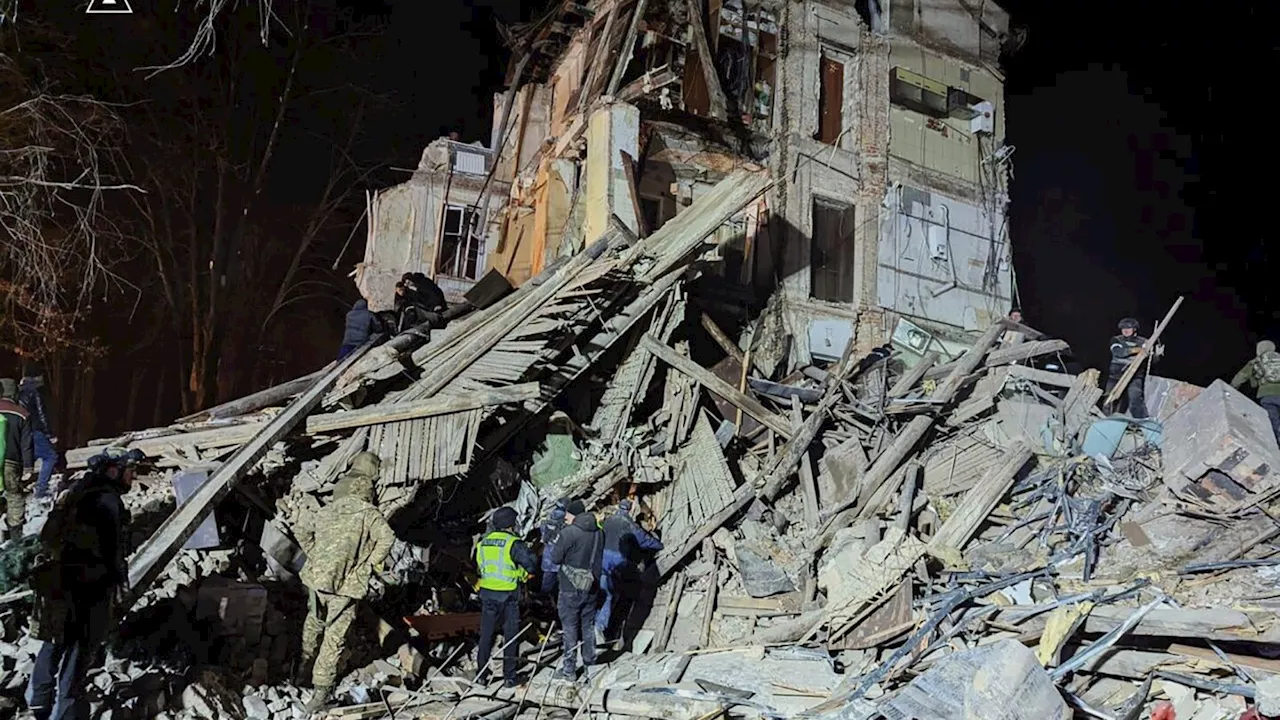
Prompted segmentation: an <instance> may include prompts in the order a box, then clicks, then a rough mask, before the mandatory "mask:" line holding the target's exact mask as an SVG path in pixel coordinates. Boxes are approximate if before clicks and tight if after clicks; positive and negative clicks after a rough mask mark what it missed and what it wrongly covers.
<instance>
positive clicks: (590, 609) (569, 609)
mask: <svg viewBox="0 0 1280 720" xmlns="http://www.w3.org/2000/svg"><path fill="white" fill-rule="evenodd" d="M567 512H568V514H569V516H571V517H572V518H573V520H572V523H571V524H570V525H569V526H568V527H566V528H564V530H563V531H561V533H560V539H559V542H557V543H556V545H555V549H554V551H553V552H552V554H551V559H552V561H553V562H555V563H556V564H557V565H559V566H560V572H559V578H560V602H559V614H560V626H561V627H562V628H564V643H563V646H564V663H563V665H562V667H561V669H560V670H559V671H558V672H557V673H556V677H558V678H560V679H562V680H575V679H577V677H578V649H579V645H581V650H582V667H583V670H584V671H585V672H587V673H588V675H589V674H590V672H591V671H590V668H591V666H593V665H595V664H596V636H595V626H596V603H597V602H598V601H599V599H600V577H601V568H602V567H603V564H604V562H603V560H604V539H603V536H604V531H603V530H601V528H600V525H599V523H597V522H596V516H595V515H594V514H592V513H589V512H587V511H586V508H585V507H584V506H583V504H582V501H581V500H574V501H573V502H571V503H569V505H568V508H567Z"/></svg>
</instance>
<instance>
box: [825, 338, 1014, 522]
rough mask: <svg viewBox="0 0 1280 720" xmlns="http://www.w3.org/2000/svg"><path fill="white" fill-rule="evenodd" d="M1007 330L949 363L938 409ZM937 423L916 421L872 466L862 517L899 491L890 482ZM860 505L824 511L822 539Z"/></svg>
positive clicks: (936, 399) (849, 500)
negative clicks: (868, 509) (870, 492)
mask: <svg viewBox="0 0 1280 720" xmlns="http://www.w3.org/2000/svg"><path fill="white" fill-rule="evenodd" d="M1003 329H1004V326H1003V325H1001V324H999V323H996V324H994V325H992V326H991V327H989V328H987V331H986V332H985V333H983V334H982V337H980V338H978V341H977V342H975V343H974V344H973V346H972V347H970V348H969V350H968V351H966V352H965V354H964V355H963V356H961V358H960V359H959V360H957V361H956V362H954V363H949V364H950V365H951V371H950V372H951V374H950V375H948V376H947V379H946V380H945V381H943V382H942V383H941V384H940V385H938V388H937V390H935V391H934V393H933V394H932V395H930V396H929V400H930V401H931V402H933V403H935V404H937V405H946V404H947V403H950V402H951V400H952V399H953V398H954V396H955V393H956V391H957V390H958V389H960V386H961V385H962V384H963V383H964V381H965V378H967V377H968V376H969V374H970V373H972V372H973V371H974V370H976V369H977V367H978V366H979V365H980V364H982V359H983V358H984V357H985V356H986V355H987V352H988V351H989V350H991V346H992V345H995V343H996V341H997V340H998V339H999V338H1000V333H1001V332H1002V331H1003ZM933 422H934V419H933V417H932V416H929V415H919V416H917V417H914V418H912V419H911V422H909V423H907V426H906V428H904V429H903V430H902V431H901V432H900V433H898V435H897V437H895V438H894V440H893V444H892V445H890V446H889V448H888V449H886V450H885V451H884V452H882V453H880V455H879V456H878V457H877V458H876V459H875V462H873V463H871V467H869V468H867V472H866V473H865V474H864V475H863V482H862V486H863V488H875V490H874V492H873V493H872V495H871V500H870V501H869V502H868V503H867V504H866V505H865V506H864V507H863V508H860V509H859V513H858V514H859V515H862V513H863V511H866V509H867V508H873V509H874V508H875V507H878V506H879V505H880V504H882V503H883V502H885V501H886V500H888V499H889V497H890V496H892V495H893V493H894V492H895V491H896V490H897V488H896V487H892V483H889V482H887V481H888V480H889V479H890V478H891V477H894V472H895V471H896V470H897V469H898V466H899V465H901V464H902V463H903V461H905V460H906V459H907V456H909V455H910V454H911V453H912V452H913V451H914V450H915V447H916V445H917V444H918V443H919V442H920V440H921V439H922V438H924V435H925V433H927V432H928V431H929V428H931V427H933ZM857 501H858V497H857V496H849V497H846V498H845V499H844V500H843V501H842V502H840V503H837V504H836V505H835V506H834V507H832V508H830V509H829V510H826V511H824V514H825V516H826V518H827V523H826V525H827V527H825V528H824V529H823V532H822V534H821V537H824V538H829V537H830V535H831V533H833V532H835V530H839V529H840V528H843V527H845V526H846V525H847V523H848V522H852V520H853V519H854V517H855V516H850V515H842V513H843V511H844V510H846V509H848V508H850V507H852V506H853V505H854V504H855V503H856V502H857ZM873 511H874V510H871V511H868V512H873Z"/></svg>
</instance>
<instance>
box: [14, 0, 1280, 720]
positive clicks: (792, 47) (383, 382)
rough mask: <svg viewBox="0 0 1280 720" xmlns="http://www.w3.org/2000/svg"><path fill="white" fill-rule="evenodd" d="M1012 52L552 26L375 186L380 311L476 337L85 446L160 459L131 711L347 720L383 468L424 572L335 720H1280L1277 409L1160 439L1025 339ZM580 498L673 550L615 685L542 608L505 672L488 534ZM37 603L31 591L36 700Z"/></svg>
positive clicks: (123, 689)
mask: <svg viewBox="0 0 1280 720" xmlns="http://www.w3.org/2000/svg"><path fill="white" fill-rule="evenodd" d="M1006 25H1007V18H1006V17H1005V15H1004V14H1003V12H1002V11H1000V10H999V9H998V8H997V7H996V6H994V5H992V4H990V3H981V4H977V5H973V4H969V3H967V2H960V1H958V0H957V1H956V2H944V1H942V0H931V1H928V2H926V1H925V0H916V2H910V1H909V0H894V1H893V2H890V3H887V4H885V3H879V4H877V3H874V2H873V3H871V5H870V7H868V6H867V5H866V4H854V3H848V4H846V3H836V2H788V3H783V2H777V3H765V2H761V3H758V4H748V3H732V2H725V3H718V2H712V3H711V4H710V5H709V6H708V5H703V4H700V3H691V2H682V1H680V0H665V1H660V0H633V1H632V2H616V3H610V2H601V3H590V4H585V5H584V4H568V3H566V4H562V5H560V6H559V7H558V8H557V9H556V10H555V11H553V12H552V13H551V14H550V15H548V16H547V17H545V18H543V19H542V20H540V21H538V22H535V23H533V24H531V25H529V26H526V27H522V28H518V29H517V32H514V33H513V34H512V37H513V43H514V45H515V50H516V54H515V57H514V58H513V61H512V70H511V73H510V81H509V88H510V90H509V91H508V92H507V93H505V94H503V95H502V96H500V97H499V98H498V99H497V100H496V101H495V110H496V118H495V123H494V125H495V128H496V129H495V133H494V142H493V143H492V147H491V148H485V147H480V146H473V145H463V144H459V143H457V142H454V141H448V140H441V141H437V142H436V143H433V144H432V145H431V146H430V147H429V148H428V149H427V151H426V152H425V153H424V156H423V165H422V166H421V167H420V168H419V170H418V171H417V172H415V173H414V176H413V177H412V178H411V179H410V180H409V181H408V182H407V183H405V184H403V185H400V186H398V187H395V188H391V189H389V190H386V191H384V192H382V193H380V194H378V195H377V196H376V198H374V199H373V201H372V206H371V213H370V216H369V217H370V220H369V240H368V250H367V253H366V258H365V262H364V263H363V264H362V265H361V267H360V268H359V269H358V271H357V282H358V284H359V286H360V287H361V289H362V292H364V293H365V294H366V296H367V297H368V298H369V300H370V302H371V304H372V305H374V306H375V308H376V307H377V306H378V304H379V303H381V304H383V305H384V306H385V305H386V304H389V303H390V302H391V297H392V293H393V290H392V287H393V285H394V283H395V281H396V280H397V279H398V278H399V277H400V275H401V274H402V273H404V272H415V271H419V272H423V273H426V274H428V275H430V276H432V277H434V278H435V279H436V280H437V282H439V284H440V285H441V287H442V288H443V289H444V290H445V291H446V293H447V294H448V296H449V297H450V300H451V301H452V303H453V307H451V309H450V310H449V312H448V313H446V314H445V315H446V317H445V318H441V319H440V320H439V321H438V322H437V321H435V320H432V321H428V322H425V323H423V324H422V325H420V326H418V327H415V328H412V329H410V330H409V331H406V332H402V333H400V334H397V335H395V336H393V337H390V338H387V337H380V338H376V339H375V340H373V341H370V342H369V343H367V344H366V345H364V346H362V347H360V348H358V349H357V350H356V351H354V352H353V353H351V354H350V355H347V356H346V357H344V358H342V359H341V360H338V361H335V362H334V363H332V364H331V365H329V366H327V367H325V368H323V369H321V370H319V371H317V372H315V373H312V374H310V375H307V376H305V377H302V378H299V379H297V380H295V381H293V382H290V383H286V384H284V385H281V386H277V387H274V388H269V389H266V390H263V391H260V392H258V393H255V394H253V395H250V396H247V397H245V398H241V399H238V400H235V401H232V402H229V403H226V404H224V405H221V406H218V407H214V408H210V409H207V410H204V411H202V412H200V413H198V414H196V415H193V416H190V417H186V418H181V419H179V420H177V421H175V422H174V423H173V424H171V425H169V426H166V427H162V428H153V429H148V430H139V431H136V432H131V433H129V434H127V435H124V436H121V437H118V438H110V439H102V440H99V441H95V442H93V443H91V444H90V446H88V447H85V448H80V449H76V450H73V451H70V452H68V453H67V464H68V469H69V472H71V473H75V472H79V471H80V470H82V469H83V468H84V467H85V465H86V463H87V461H88V460H89V458H91V457H92V456H94V455H95V454H97V453H99V452H101V451H102V449H103V448H104V447H105V446H108V445H115V446H124V447H130V448H138V449H141V450H143V451H144V452H146V453H147V455H149V456H150V457H152V458H153V459H154V460H155V462H156V468H157V470H156V472H155V473H153V474H151V475H149V476H147V477H144V478H142V479H140V481H139V482H138V483H137V485H138V487H136V488H135V490H134V491H133V492H132V493H130V494H129V495H128V496H126V500H127V502H128V503H129V504H130V506H131V511H132V514H133V516H134V526H133V529H134V534H135V538H134V541H135V542H134V548H135V549H134V551H133V554H132V555H131V557H130V561H129V585H130V591H131V592H130V601H131V605H130V606H129V608H127V611H128V612H127V613H124V614H123V616H122V621H121V623H120V626H119V629H118V633H117V635H118V637H116V638H115V641H114V642H113V643H112V644H111V647H110V652H109V653H108V656H107V658H106V660H105V663H104V664H103V665H102V666H101V667H97V668H95V669H94V670H93V671H92V673H91V675H90V679H89V680H90V682H89V688H88V691H87V694H88V698H89V700H90V704H91V706H92V708H93V711H94V713H95V715H96V716H97V717H111V718H113V719H118V718H135V717H136V718H143V717H146V718H175V719H176V718H217V719H219V720H220V719H222V718H272V719H275V718H289V719H293V718H301V717H304V712H303V703H305V702H307V700H309V699H310V695H311V692H312V691H311V689H310V688H305V687H299V686H298V685H296V684H295V683H294V682H293V678H294V672H295V670H296V668H295V663H296V662H297V656H298V653H299V649H298V648H299V646H300V642H301V640H300V635H301V625H302V619H303V617H304V616H305V614H306V606H307V599H306V594H305V592H304V590H303V588H302V587H301V585H300V583H299V581H298V573H299V571H300V569H301V568H302V567H303V566H304V565H305V563H306V562H307V556H306V550H305V548H303V547H301V546H300V545H299V543H298V541H297V538H301V537H303V536H304V535H305V534H306V533H305V532H303V531H304V530H306V529H307V527H308V526H309V524H312V523H314V518H315V515H316V511H317V509H319V508H321V507H323V506H324V505H326V504H327V503H329V502H330V501H331V499H332V497H333V494H334V489H335V485H336V484H337V481H338V478H339V477H340V476H341V475H342V474H343V473H344V472H345V471H346V469H347V468H348V466H349V465H350V464H351V463H352V460H353V459H354V457H355V456H356V455H357V454H358V453H360V452H362V451H366V450H367V451H371V452H373V453H376V454H377V455H378V456H380V457H381V458H382V461H383V462H382V467H381V471H380V474H379V476H378V477H377V479H376V495H377V504H378V507H379V509H380V510H381V511H382V512H383V514H384V515H385V516H386V517H387V518H388V520H389V521H390V523H391V525H392V527H393V528H394V530H395V532H396V535H397V544H396V549H395V550H394V551H393V560H392V562H390V563H389V567H388V568H387V572H386V573H383V574H382V575H381V576H380V578H379V580H378V584H379V585H381V586H383V589H382V590H381V592H375V593H373V594H372V595H371V597H370V599H369V601H368V602H367V603H363V604H362V605H361V610H360V613H359V616H358V618H357V620H356V621H355V623H354V625H353V628H352V631H351V636H350V638H349V646H350V647H349V653H348V657H347V658H346V663H345V666H344V668H345V675H344V677H343V678H342V680H341V682H340V683H339V684H338V686H337V688H336V692H335V696H334V703H333V705H332V706H331V707H330V708H329V709H327V710H325V711H324V712H323V713H322V715H323V716H327V717H331V718H348V719H355V718H382V717H390V718H396V717H400V718H409V717H414V718H431V719H433V720H455V719H457V720H475V719H478V718H493V719H497V718H502V719H503V720H510V719H511V718H519V719H521V720H538V719H539V718H541V717H543V716H544V715H545V716H547V717H552V718H563V719H564V720H571V719H572V718H576V717H578V716H580V715H584V714H585V715H588V716H590V717H595V718H606V717H622V718H627V717H632V718H653V719H654V720H712V719H713V718H718V717H721V716H732V717H742V718H788V717H797V718H801V717H802V718H829V719H830V720H872V719H873V718H876V719H878V718H888V719H889V720H908V719H914V720H951V719H953V718H961V717H963V718H971V719H973V720H1003V719H1006V718H1008V719H1012V718H1035V719H1036V720H1040V719H1043V718H1068V717H1098V718H1123V719H1124V720H1133V719H1135V718H1144V719H1145V718H1152V720H1170V719H1171V718H1181V719H1182V720H1186V719H1188V718H1192V719H1194V720H1236V719H1237V718H1241V717H1248V716H1247V715H1246V713H1253V715H1252V716H1253V717H1259V718H1265V717H1280V707H1278V705H1280V659H1277V658H1276V655H1277V654H1280V653H1277V652H1276V643H1277V641H1280V622H1278V618H1277V615H1276V602H1277V600H1276V598H1277V597H1280V594H1278V593H1277V591H1276V590H1275V586H1276V584H1277V581H1280V570H1277V567H1278V566H1280V555H1277V552H1278V548H1277V547H1276V546H1275V545H1274V544H1273V543H1274V541H1275V540H1276V538H1277V537H1280V522H1277V521H1276V520H1275V517H1276V513H1277V512H1280V507H1278V506H1277V505H1278V503H1277V498H1278V496H1280V477H1277V472H1276V470H1275V469H1276V468H1280V446H1277V443H1276V440H1275V438H1274V437H1273V435H1272V434H1271V432H1270V427H1269V424H1268V420H1267V416H1266V413H1265V411H1263V410H1262V408H1260V407H1259V406H1258V405H1257V404H1255V403H1253V402H1252V401H1251V400H1249V399H1248V398H1247V397H1245V396H1244V395H1242V394H1241V393H1240V392H1238V391H1236V390H1234V389H1233V388H1231V387H1229V386H1227V385H1226V384H1224V383H1222V382H1215V383H1214V384H1212V385H1211V386H1209V387H1207V388H1200V387H1197V386H1193V385H1190V384H1187V383H1183V382H1179V381H1177V380H1173V379H1168V378H1156V377H1147V378H1143V377H1139V378H1138V379H1137V380H1134V377H1133V375H1134V373H1132V372H1131V373H1129V374H1128V376H1127V377H1126V378H1125V379H1124V380H1123V381H1122V383H1121V387H1119V388H1118V389H1117V390H1116V393H1120V392H1123V390H1124V385H1127V383H1128V382H1131V381H1138V382H1144V381H1145V382H1146V383H1147V385H1146V387H1147V397H1148V399H1149V405H1150V411H1151V418H1149V419H1145V420H1133V419H1131V418H1129V417H1127V416H1125V415H1115V414H1108V413H1107V412H1105V411H1104V408H1106V407H1108V406H1109V404H1108V403H1107V402H1106V401H1107V399H1108V398H1104V397H1103V392H1102V390H1100V389H1099V376H1098V371H1097V370H1084V371H1082V372H1079V373H1068V372H1063V371H1061V365H1062V363H1058V364H1057V365H1056V366H1055V367H1057V369H1049V368H1048V367H1047V365H1046V363H1043V362H1041V360H1042V359H1044V358H1049V357H1054V356H1057V355H1060V354H1063V353H1066V352H1068V351H1069V348H1068V347H1067V345H1066V343H1064V342H1062V341H1060V340H1055V339H1052V338H1048V337H1046V336H1044V335H1042V334H1041V333H1039V332H1038V331H1037V330H1035V329H1033V328H1031V327H1028V326H1026V325H1020V324H1015V323H1013V322H1011V321H1010V320H1008V319H1007V318H1006V317H1005V312H1006V311H1007V310H1008V308H1009V306H1010V303H1011V298H1010V296H1011V286H1012V277H1011V273H1012V270H1011V267H1010V263H1009V258H1010V247H1009V241H1008V233H1007V230H1006V227H1005V220H1004V218H1005V210H1004V206H1005V203H1006V200H1005V198H1004V190H1003V188H1004V187H1005V183H1006V175H1007V171H1008V164H1007V163H1008V158H1009V155H1010V151H1009V150H1008V149H1006V147H1005V146H1004V145H1003V144H1002V143H1001V140H1000V137H1001V135H1002V132H1003V130H1002V125H1003V116H1002V110H1001V107H1002V97H1001V96H1002V91H1001V86H1000V80H999V77H1000V76H999V74H998V70H997V69H996V65H995V63H996V58H997V55H998V52H999V44H1000V41H1001V38H1002V36H1003V33H1004V31H1005V28H1006ZM499 276H500V277H501V278H502V280H495V278H497V277H499ZM1176 309H1177V306H1176V305H1175V307H1174V311H1176ZM1174 311H1171V312H1170V315H1169V317H1167V318H1166V319H1165V321H1164V322H1163V323H1162V324H1161V326H1160V327H1159V328H1158V329H1157V331H1156V332H1155V333H1153V334H1152V340H1151V342H1149V343H1148V345H1147V346H1146V347H1144V348H1143V350H1142V352H1141V353H1140V354H1139V355H1138V356H1136V357H1135V359H1134V360H1133V368H1134V369H1135V371H1136V369H1137V368H1138V367H1139V366H1140V365H1141V364H1142V363H1143V362H1144V361H1145V359H1146V356H1147V354H1148V353H1150V352H1152V350H1153V348H1154V343H1155V341H1157V340H1158V338H1159V335H1160V333H1161V332H1162V331H1163V328H1164V327H1165V326H1166V325H1167V324H1168V323H1169V322H1170V321H1171V319H1172V317H1173V312H1174ZM886 345H887V346H888V347H886ZM1112 399H1114V398H1112ZM62 484H63V485H65V484H66V483H65V482H63V483H62ZM559 498H575V499H580V500H582V501H583V502H584V504H585V506H586V508H588V509H589V510H590V511H592V512H594V513H596V514H597V516H598V517H599V518H601V519H603V518H604V517H606V516H607V515H609V514H611V513H613V512H615V511H616V508H618V506H619V504H620V503H621V501H622V500H623V499H630V500H631V501H632V502H633V503H634V505H635V506H636V508H637V511H636V516H637V518H638V520H639V522H640V523H641V524H642V525H644V526H645V527H646V528H647V529H649V530H651V531H653V532H654V533H655V534H656V535H657V536H658V537H659V538H660V539H661V541H662V544H663V549H662V550H660V551H657V553H656V554H654V555H652V556H650V557H647V558H646V559H645V560H644V562H643V568H642V570H641V572H640V575H639V576H640V582H638V583H637V584H636V586H635V587H634V588H633V590H634V592H633V594H632V595H631V596H630V597H628V598H627V599H628V600H629V601H630V602H629V603H628V607H627V608H625V609H624V610H620V611H619V614H620V615H622V616H624V619H625V622H624V625H625V631H624V633H623V636H622V641H621V643H619V644H618V646H616V647H613V648H612V649H611V650H609V651H608V652H605V653H603V654H602V655H601V658H600V660H601V664H600V665H599V666H597V667H595V668H593V669H592V672H591V673H589V674H588V675H587V676H586V677H585V678H584V679H580V680H578V681H577V682H570V681H567V680H563V679H557V678H555V677H553V675H552V670H553V669H554V668H555V667H556V666H557V665H558V663H559V659H560V656H561V655H562V653H563V652H564V650H565V648H563V647H562V642H561V641H562V634H561V633H560V632H559V629H558V627H557V621H556V615H555V611H554V609H553V608H552V602H553V601H552V598H549V597H546V596H542V595H540V594H539V593H537V592H536V591H535V590H534V586H533V585H532V584H531V585H530V587H529V589H528V590H527V591H525V592H524V598H525V602H524V603H523V607H522V624H524V626H525V630H526V631H527V632H522V633H521V635H520V636H519V638H518V640H517V642H518V643H519V652H520V655H521V658H522V667H521V672H522V675H523V680H524V683H523V685H522V686H520V687H517V688H514V689H511V688H503V687H500V686H499V685H493V686H485V685H483V684H480V683H477V682H475V681H476V679H477V678H478V675H479V668H477V667H476V652H475V649H476V636H477V632H478V626H479V613H478V612H477V610H478V602H477V599H476V592H475V586H474V581H475V579H476V578H475V573H476V568H475V563H474V556H473V548H474V543H475V541H476V539H477V538H478V537H479V535H480V534H481V533H482V532H483V531H484V526H485V523H486V520H487V519H488V517H489V515H490V513H491V512H492V511H493V510H494V509H496V508H497V507H499V506H507V507H511V508H513V509H515V510H516V512H517V517H518V524H519V531H520V533H521V534H523V535H524V536H525V537H526V538H528V539H529V540H530V542H532V543H533V544H534V545H535V547H536V546H537V535H538V534H537V533H536V532H535V528H536V527H537V526H538V524H539V523H541V522H542V521H544V520H545V519H546V518H547V516H548V514H549V511H550V509H551V507H552V505H553V503H554V502H555V501H556V500H557V499H559ZM42 512H43V509H42V508H41V507H40V506H38V505H34V504H33V506H32V507H31V508H29V516H28V531H29V532H33V531H34V530H35V529H36V528H38V527H39V526H40V524H41V522H42V520H43V518H42V517H41V515H42ZM13 545H14V543H13V542H12V541H11V542H10V543H9V545H8V546H7V547H12V546H13ZM30 595H31V591H30V590H27V589H25V588H23V587H16V588H14V589H12V590H11V591H9V592H7V593H6V594H5V595H3V596H0V627H2V630H3V638H2V639H0V703H4V702H8V703H9V706H10V707H12V706H20V702H21V701H20V700H18V699H17V698H18V697H19V696H20V693H21V690H22V688H23V686H24V684H25V683H26V681H27V678H28V676H29V675H30V673H31V668H32V658H33V656H34V655H35V653H36V651H37V649H38V647H39V643H37V642H36V641H35V640H33V639H32V637H31V636H30V631H29V627H30V620H29V615H30V612H31V611H30V604H29V597H30ZM495 661H496V660H495Z"/></svg>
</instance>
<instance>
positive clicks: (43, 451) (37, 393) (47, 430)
mask: <svg viewBox="0 0 1280 720" xmlns="http://www.w3.org/2000/svg"><path fill="white" fill-rule="evenodd" d="M18 402H19V403H21V404H22V407H24V408H26V409H27V414H28V415H30V416H31V439H32V441H33V442H34V443H35V449H36V459H37V460H39V461H40V475H39V476H38V477H37V478H36V497H37V498H45V497H48V496H49V478H50V477H52V476H53V468H54V466H55V465H57V464H58V436H57V435H56V434H55V433H54V432H53V427H54V424H53V414H52V413H51V412H49V406H48V404H46V403H45V397H44V376H43V375H41V374H40V371H39V370H34V369H29V370H27V371H26V372H25V373H24V374H23V378H22V384H21V385H20V386H19V389H18Z"/></svg>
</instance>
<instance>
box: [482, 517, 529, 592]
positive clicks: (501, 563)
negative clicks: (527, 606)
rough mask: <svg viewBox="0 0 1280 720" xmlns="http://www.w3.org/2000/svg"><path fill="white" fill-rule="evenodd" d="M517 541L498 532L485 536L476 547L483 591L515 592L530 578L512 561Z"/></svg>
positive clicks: (505, 533) (507, 534) (511, 536)
mask: <svg viewBox="0 0 1280 720" xmlns="http://www.w3.org/2000/svg"><path fill="white" fill-rule="evenodd" d="M516 540H517V538H516V536H515V535H512V534H511V533H509V532H502V531H501V530H498V531H495V532H491V533H489V534H488V535H485V536H484V538H483V539H482V540H481V541H480V544H479V545H478V546H476V566H477V567H478V568H479V569H480V583H479V585H480V589H481V590H496V591H511V590H515V589H516V588H517V587H518V586H519V585H520V582H521V581H522V580H525V579H526V578H527V577H528V576H529V573H528V572H526V571H525V569H524V568H521V567H516V564H515V561H513V560H512V559H511V546H512V545H514V544H515V542H516Z"/></svg>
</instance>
